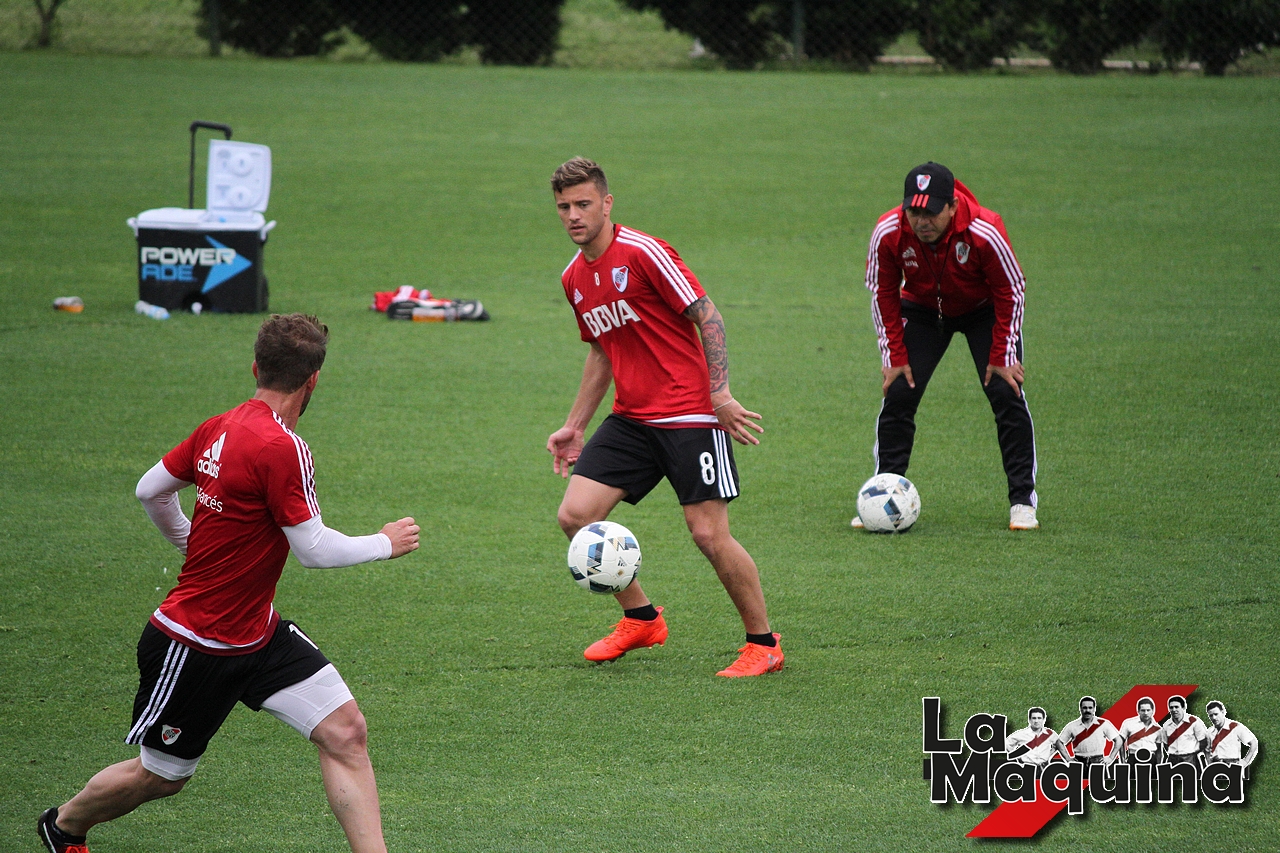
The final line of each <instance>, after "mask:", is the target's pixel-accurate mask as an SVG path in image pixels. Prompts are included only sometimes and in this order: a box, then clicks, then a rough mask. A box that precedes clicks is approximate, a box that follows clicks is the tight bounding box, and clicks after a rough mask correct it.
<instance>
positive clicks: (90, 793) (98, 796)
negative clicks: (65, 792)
mask: <svg viewBox="0 0 1280 853" xmlns="http://www.w3.org/2000/svg"><path fill="white" fill-rule="evenodd" d="M185 784H187V780H186V779H179V780H177V781H176V782H171V781H169V780H168V779H165V778H164V777H162V776H157V775H156V774H154V773H152V772H151V771H150V770H148V769H147V768H145V767H143V766H142V759H141V758H131V759H129V760H128V761H121V762H120V763H119V764H112V765H111V766H110V767H107V768H105V769H103V770H100V771H98V773H97V774H96V775H95V776H94V777H93V778H92V779H90V780H89V783H88V784H87V785H85V786H84V790H82V791H81V792H80V793H78V794H76V795H75V796H74V797H72V798H71V800H70V801H69V802H66V803H64V804H63V805H62V806H61V807H60V808H59V809H58V820H57V825H58V828H59V829H61V830H62V831H63V832H66V833H67V834H69V835H84V834H85V833H87V832H88V831H89V828H90V827H92V826H95V825H97V824H99V823H106V822H107V821H109V820H115V819H116V818H118V817H120V816H121V815H127V814H128V813H129V812H131V811H133V810H134V809H136V808H137V807H138V806H140V805H142V804H143V803H147V802H150V801H151V800H158V799H160V798H161V797H171V796H173V795H174V794H176V793H178V792H179V791H181V790H182V786H183V785H185Z"/></svg>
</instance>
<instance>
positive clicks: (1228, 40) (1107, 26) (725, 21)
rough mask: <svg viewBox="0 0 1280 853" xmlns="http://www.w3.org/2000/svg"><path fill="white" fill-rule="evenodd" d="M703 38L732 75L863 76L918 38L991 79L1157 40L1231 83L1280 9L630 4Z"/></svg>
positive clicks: (962, 3) (991, 0)
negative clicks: (796, 70)
mask: <svg viewBox="0 0 1280 853" xmlns="http://www.w3.org/2000/svg"><path fill="white" fill-rule="evenodd" d="M624 2H625V3H626V4H627V5H628V6H630V7H632V8H633V9H637V10H644V9H653V10H656V11H657V12H658V13H659V14H660V15H661V16H662V19H663V21H665V22H666V24H667V26H669V27H673V28H675V29H679V30H682V31H684V32H687V33H690V34H691V35H693V36H696V37H697V38H698V39H699V40H700V41H701V42H702V43H703V44H704V45H706V47H707V49H709V50H711V51H713V52H714V53H716V54H717V55H719V56H720V57H721V58H722V59H723V60H724V62H725V64H726V65H728V66H729V67H731V68H754V67H756V66H758V65H759V64H760V63H762V62H766V61H768V60H770V59H772V58H775V57H777V56H778V55H779V54H780V50H789V51H790V52H791V53H792V54H793V55H794V54H795V53H802V54H803V55H804V56H806V57H807V58H809V59H820V60H828V61H831V62H834V63H837V64H840V65H844V66H848V67H851V68H860V69H866V68H868V67H870V65H871V63H873V62H875V60H876V57H877V56H879V55H880V54H881V53H882V52H883V51H884V49H885V48H886V47H888V46H889V45H890V44H892V43H893V42H894V41H895V40H896V39H897V38H898V37H899V36H900V35H902V34H903V33H904V32H906V31H908V30H913V31H915V32H916V33H918V35H919V39H920V45H921V47H923V48H924V49H925V50H926V51H927V52H928V53H929V55H930V56H932V57H933V58H934V59H936V60H938V61H939V62H941V63H942V64H943V65H945V66H947V67H948V68H952V69H956V70H971V69H976V68H985V67H988V66H990V65H991V61H992V60H993V59H996V58H997V57H1008V56H1009V55H1010V54H1011V53H1013V51H1014V50H1015V49H1016V48H1018V47H1019V46H1020V45H1025V46H1026V47H1028V48H1030V49H1031V50H1035V51H1039V52H1042V53H1044V54H1045V55H1046V56H1047V57H1048V58H1049V60H1050V61H1051V62H1052V63H1053V66H1054V67H1055V68H1059V69H1062V70H1064V71H1069V72H1072V73H1074V74H1092V73H1095V72H1097V71H1101V70H1102V68H1103V65H1102V61H1103V59H1105V58H1106V57H1107V56H1109V55H1110V54H1112V53H1114V52H1115V51H1117V50H1120V49H1123V48H1126V47H1132V46H1135V45H1137V44H1138V43H1139V42H1142V41H1143V40H1144V39H1149V40H1151V41H1152V42H1154V43H1155V44H1156V45H1158V47H1159V49H1160V52H1161V54H1162V55H1163V57H1164V60H1165V62H1166V63H1167V64H1169V65H1170V66H1173V65H1174V64H1175V63H1177V62H1179V61H1181V60H1183V59H1189V60H1192V61H1195V62H1199V63H1200V64H1201V66H1202V67H1203V69H1204V71H1205V73H1206V74H1214V75H1218V74H1222V73H1223V72H1224V71H1225V70H1226V68H1227V66H1229V65H1231V64H1232V63H1234V62H1235V61H1236V60H1238V59H1240V58H1241V57H1243V56H1245V55H1247V54H1249V53H1251V52H1256V51H1262V50H1265V49H1267V48H1269V47H1274V46H1277V45H1280V0H858V1H857V2H853V0H776V1H775V2H771V3H769V2H764V3H762V2H759V0H624Z"/></svg>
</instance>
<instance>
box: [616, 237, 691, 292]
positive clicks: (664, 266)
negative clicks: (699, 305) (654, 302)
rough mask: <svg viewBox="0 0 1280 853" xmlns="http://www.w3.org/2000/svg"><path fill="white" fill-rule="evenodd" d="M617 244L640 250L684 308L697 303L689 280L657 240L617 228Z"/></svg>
mask: <svg viewBox="0 0 1280 853" xmlns="http://www.w3.org/2000/svg"><path fill="white" fill-rule="evenodd" d="M618 242H620V243H622V244H623V245H626V246H633V247H635V248H637V249H640V250H641V251H643V252H644V253H645V254H646V255H648V256H649V260H651V261H653V263H654V265H655V266H656V267H657V268H658V270H659V271H660V272H661V273H662V275H663V277H665V278H666V280H667V283H668V284H670V285H671V288H672V290H674V291H675V292H676V294H677V295H678V296H679V297H680V298H681V300H683V301H684V304H685V306H686V307H688V306H689V305H692V304H693V303H694V302H695V301H697V298H698V297H697V295H696V294H695V293H694V291H693V286H692V285H691V284H689V280H688V279H687V278H685V277H684V273H682V272H681V271H680V267H678V266H676V264H675V262H674V261H672V260H671V256H670V255H668V254H667V252H666V250H665V249H663V248H662V246H661V245H659V243H658V241H657V240H654V239H653V238H652V237H650V236H648V235H647V234H641V233H640V232H638V231H632V230H631V229H630V228H619V229H618Z"/></svg>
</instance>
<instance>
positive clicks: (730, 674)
mask: <svg viewBox="0 0 1280 853" xmlns="http://www.w3.org/2000/svg"><path fill="white" fill-rule="evenodd" d="M773 639H774V642H776V643H777V645H776V646H762V645H760V644H759V643H747V644H746V645H745V646H743V647H742V648H740V649H738V651H739V652H741V654H739V655H738V659H737V660H736V661H734V662H733V665H732V666H730V667H728V668H727V669H722V670H720V671H719V672H717V673H716V675H723V676H724V677H725V678H742V677H744V676H748V675H764V674H765V673H766V672H778V671H779V670H781V669H782V661H783V654H782V635H781V634H774V635H773Z"/></svg>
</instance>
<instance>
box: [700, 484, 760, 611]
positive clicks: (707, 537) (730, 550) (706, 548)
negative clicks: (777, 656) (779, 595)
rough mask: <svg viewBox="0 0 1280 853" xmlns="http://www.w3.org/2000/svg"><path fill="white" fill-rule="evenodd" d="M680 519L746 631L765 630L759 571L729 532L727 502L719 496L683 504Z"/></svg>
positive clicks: (753, 561) (744, 549)
mask: <svg viewBox="0 0 1280 853" xmlns="http://www.w3.org/2000/svg"><path fill="white" fill-rule="evenodd" d="M684 520H685V523H686V524H688V525H689V532H690V533H692V534H693V541H694V543H696V544H697V546H698V549H699V550H700V551H702V553H703V554H704V555H705V556H706V558H707V559H708V560H710V561H711V565H712V566H713V567H714V568H715V570H716V575H718V576H719V578H720V583H722V584H724V589H725V592H727V593H729V598H731V599H732V600H733V604H734V606H735V607H737V608H738V615H739V616H741V617H742V624H743V625H744V626H745V627H746V629H747V633H748V634H767V633H769V616H768V614H767V613H766V611H765V606H764V590H762V589H761V588H760V572H759V571H758V570H757V569H756V561H755V560H753V559H751V555H750V554H748V553H747V549H746V548H743V547H742V545H740V544H739V543H738V540H737V539H734V538H733V535H732V534H731V533H730V532H729V504H728V502H727V501H723V500H710V501H701V502H699V503H696V504H685V506H684Z"/></svg>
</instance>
